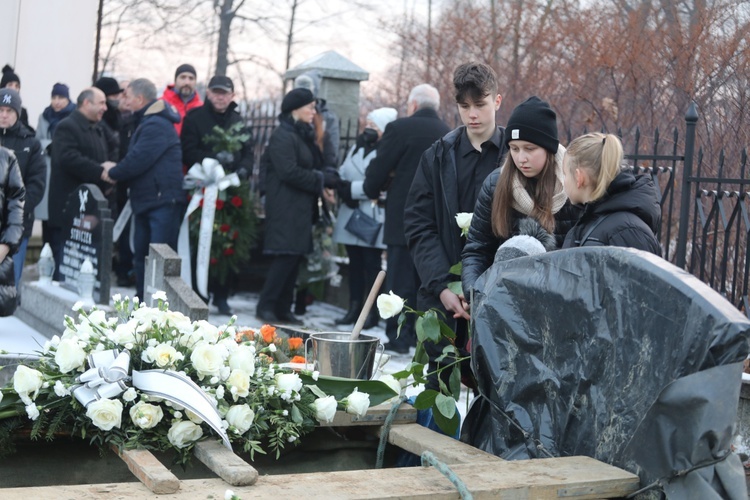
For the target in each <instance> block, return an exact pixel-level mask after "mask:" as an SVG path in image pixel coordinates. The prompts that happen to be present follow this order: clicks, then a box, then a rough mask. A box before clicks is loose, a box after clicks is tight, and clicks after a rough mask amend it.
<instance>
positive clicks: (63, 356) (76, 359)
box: [55, 339, 86, 373]
mask: <svg viewBox="0 0 750 500" xmlns="http://www.w3.org/2000/svg"><path fill="white" fill-rule="evenodd" d="M84 361H86V351H84V350H83V349H82V348H81V346H80V345H79V344H78V342H76V341H74V340H71V339H65V340H61V341H60V345H58V346H57V352H56V353H55V363H57V366H59V367H60V372H61V373H68V372H70V371H73V370H76V369H78V368H80V367H81V366H83V362H84Z"/></svg>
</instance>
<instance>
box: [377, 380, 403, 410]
mask: <svg viewBox="0 0 750 500" xmlns="http://www.w3.org/2000/svg"><path fill="white" fill-rule="evenodd" d="M378 380H380V381H381V382H383V383H385V384H387V385H388V387H390V388H391V389H393V390H394V391H396V393H397V394H398V395H397V396H393V397H392V398H391V399H389V400H388V402H389V403H394V402H395V401H396V400H397V399H398V398H400V397H401V390H402V389H403V388H404V387H406V379H402V380H398V379H396V377H394V376H393V375H389V374H386V375H381V376H380V378H379V379H378Z"/></svg>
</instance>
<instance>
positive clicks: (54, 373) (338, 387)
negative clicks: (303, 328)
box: [0, 292, 397, 464]
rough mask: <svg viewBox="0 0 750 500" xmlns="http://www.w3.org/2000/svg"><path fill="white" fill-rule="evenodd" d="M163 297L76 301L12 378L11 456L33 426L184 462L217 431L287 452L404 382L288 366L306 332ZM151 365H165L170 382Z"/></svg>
mask: <svg viewBox="0 0 750 500" xmlns="http://www.w3.org/2000/svg"><path fill="white" fill-rule="evenodd" d="M154 297H155V298H157V299H158V306H157V307H146V306H144V305H142V304H140V303H138V302H137V301H130V300H129V299H128V298H127V297H126V298H125V299H122V298H121V297H119V296H115V297H114V307H115V315H113V317H110V318H108V317H107V315H106V314H105V313H104V311H99V310H96V309H93V310H91V311H89V312H85V311H83V310H81V307H80V305H79V304H76V306H74V311H75V312H77V313H78V314H77V318H75V319H74V318H73V317H71V316H66V317H65V331H64V332H63V333H62V335H61V336H60V337H58V336H55V337H54V338H53V339H51V340H50V341H49V342H47V343H46V344H45V346H44V348H43V351H42V352H40V353H39V360H38V361H36V362H34V364H33V365H28V366H27V365H19V366H18V367H17V368H16V369H15V373H14V376H13V380H12V381H11V383H9V384H8V385H7V386H6V387H3V388H2V389H1V390H0V424H2V425H0V458H1V457H2V456H3V455H5V454H8V453H10V452H12V450H13V440H14V434H13V430H14V429H18V428H19V427H21V426H30V427H31V432H30V437H31V439H36V438H39V437H45V438H47V439H52V438H53V437H54V435H55V434H57V433H59V432H63V433H68V434H70V435H72V436H74V437H76V436H77V437H81V438H85V439H87V440H88V441H90V442H91V443H92V444H95V445H98V446H100V447H103V448H104V447H109V446H110V445H115V446H118V447H120V448H125V449H127V448H147V449H154V450H160V451H169V450H172V451H174V452H175V453H176V457H175V460H176V462H177V463H182V464H185V463H187V462H188V461H189V460H190V457H191V453H192V449H193V447H194V445H195V443H196V442H197V441H198V440H200V439H205V438H207V437H209V436H212V435H214V436H216V435H218V436H219V437H221V438H222V439H223V440H225V445H227V446H234V447H237V446H239V448H241V449H242V450H244V451H245V452H248V453H249V454H250V456H251V459H252V458H253V457H254V454H255V453H256V452H257V453H267V452H268V451H272V452H275V453H276V456H277V458H278V456H279V454H280V452H281V450H282V449H283V448H284V447H285V446H288V445H290V444H292V443H294V444H297V443H299V442H300V441H299V438H300V437H301V436H303V435H304V434H305V433H307V432H309V431H311V430H312V429H313V428H314V427H315V425H317V424H318V423H319V422H322V423H326V422H330V421H332V420H333V417H334V415H335V412H336V410H337V409H340V410H342V411H343V410H347V411H352V412H356V414H358V415H362V414H364V412H366V411H367V408H368V406H369V404H379V403H381V402H383V401H386V400H388V399H390V398H392V397H393V396H395V395H396V394H397V393H396V392H395V391H394V390H393V389H392V388H391V387H389V386H388V385H387V384H385V383H382V382H378V381H362V380H351V381H348V382H342V381H341V380H340V379H338V380H332V379H328V378H326V377H322V376H319V374H317V373H309V372H304V371H303V372H300V373H293V372H291V370H289V369H282V368H281V366H280V364H279V363H280V362H281V361H289V359H290V358H291V359H292V360H296V361H300V359H299V358H297V357H295V356H299V351H300V349H301V345H302V339H293V338H289V339H286V338H283V337H280V336H278V335H277V334H276V331H275V328H273V327H271V326H268V325H264V326H263V327H262V328H261V329H260V330H259V331H257V332H255V331H254V330H252V329H247V328H237V327H235V326H234V324H233V321H230V322H229V324H226V325H220V326H218V327H217V326H214V325H211V324H209V323H208V322H205V321H195V322H192V321H190V319H189V318H187V317H185V316H184V315H182V314H180V313H178V312H174V311H170V310H169V308H168V303H167V302H166V295H165V294H163V292H162V293H157V294H155V295H154ZM301 361H305V360H304V358H301ZM101 373H106V374H107V375H106V377H102V375H101ZM149 377H157V378H158V377H161V378H158V381H159V382H158V385H157V386H156V390H157V391H158V392H151V391H152V388H154V383H153V382H149V381H150V380H154V379H152V378H149ZM164 377H166V378H164ZM111 380H116V382H111ZM175 380H176V381H177V382H175ZM355 388H358V390H357V391H353V390H354V389H355ZM170 391H172V392H171V393H170ZM352 392H355V394H356V395H353V394H352ZM157 394H158V395H157ZM347 398H348V399H347ZM365 398H366V399H367V401H368V403H367V404H365V402H364V400H365ZM321 401H323V402H322V403H321ZM294 444H293V445H294Z"/></svg>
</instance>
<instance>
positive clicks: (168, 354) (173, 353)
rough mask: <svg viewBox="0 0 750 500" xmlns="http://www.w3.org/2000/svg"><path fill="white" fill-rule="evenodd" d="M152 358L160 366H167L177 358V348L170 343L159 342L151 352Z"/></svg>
mask: <svg viewBox="0 0 750 500" xmlns="http://www.w3.org/2000/svg"><path fill="white" fill-rule="evenodd" d="M151 359H153V362H154V363H156V366H158V367H159V368H167V367H169V366H172V364H174V362H175V361H176V360H177V349H175V348H174V347H172V346H171V345H169V344H159V345H157V346H156V347H154V350H153V351H152V352H151Z"/></svg>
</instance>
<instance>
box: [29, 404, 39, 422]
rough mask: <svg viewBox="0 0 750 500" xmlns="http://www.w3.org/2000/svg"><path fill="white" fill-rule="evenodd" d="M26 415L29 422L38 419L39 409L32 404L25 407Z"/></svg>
mask: <svg viewBox="0 0 750 500" xmlns="http://www.w3.org/2000/svg"><path fill="white" fill-rule="evenodd" d="M26 415H28V416H29V418H30V419H31V420H36V419H37V418H39V408H37V407H36V405H35V404H33V403H32V404H30V405H28V406H26Z"/></svg>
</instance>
